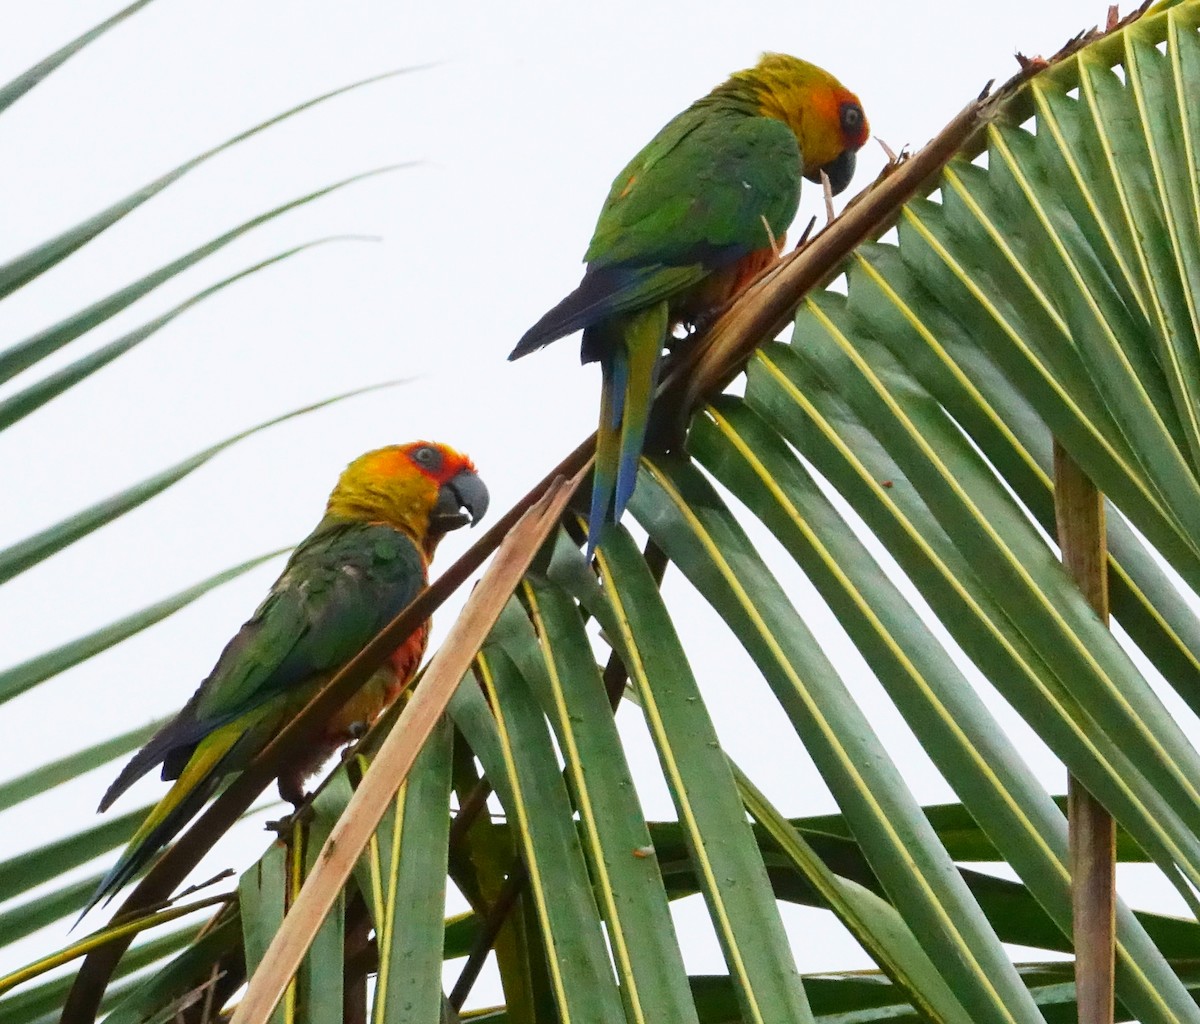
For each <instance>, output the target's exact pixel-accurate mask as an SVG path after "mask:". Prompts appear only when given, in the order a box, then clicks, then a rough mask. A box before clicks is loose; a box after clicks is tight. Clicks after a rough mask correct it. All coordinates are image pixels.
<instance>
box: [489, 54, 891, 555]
mask: <svg viewBox="0 0 1200 1024" xmlns="http://www.w3.org/2000/svg"><path fill="white" fill-rule="evenodd" d="M868 132H869V127H868V125H867V118H866V115H865V114H864V113H863V109H862V106H861V105H860V104H859V102H858V99H857V97H855V95H854V94H853V93H851V92H849V91H848V90H847V89H845V88H844V87H843V86H842V85H841V83H840V82H838V81H837V79H835V78H834V77H833V76H832V75H830V74H829V73H828V72H826V71H823V70H821V68H819V67H816V66H815V65H813V64H809V63H808V62H806V61H802V60H799V59H797V58H796V57H789V56H787V55H786V54H781V53H767V54H764V55H763V57H762V59H761V60H760V61H759V62H758V64H756V65H755V66H754V67H752V68H749V69H747V70H745V71H738V72H735V73H734V74H733V75H731V76H730V78H729V79H728V81H726V82H724V83H723V84H721V85H719V86H717V88H715V89H714V90H713V91H712V92H711V93H709V94H708V95H707V96H705V97H704V98H703V99H701V100H697V101H696V102H695V103H693V104H692V105H691V106H690V107H688V108H687V110H685V111H684V112H683V113H681V114H679V115H678V116H677V117H676V118H675V119H674V120H672V121H671V122H669V123H668V124H667V125H666V127H664V128H663V129H662V130H661V131H660V132H659V133H658V134H657V135H656V136H655V137H654V138H653V139H651V140H650V142H649V143H648V144H647V145H646V147H645V148H644V149H643V150H642V151H641V152H640V153H638V155H637V156H635V157H634V158H633V160H631V161H630V163H629V165H628V166H627V167H626V168H625V169H624V170H623V171H621V173H620V174H618V175H617V177H616V180H615V181H614V182H613V184H612V189H611V190H610V191H609V194H608V199H606V200H605V203H604V207H603V209H601V211H600V219H599V221H598V222H597V224H596V231H595V234H594V235H593V236H592V241H591V244H590V245H589V246H588V250H587V253H586V255H585V256H584V262H585V263H586V265H587V267H586V271H585V273H584V275H583V280H582V281H581V282H580V284H579V287H578V288H576V289H575V291H573V292H572V293H571V294H570V295H568V296H567V297H566V298H565V299H563V300H562V302H560V303H559V304H558V305H557V306H555V307H554V308H553V309H551V310H550V311H549V312H548V313H547V314H546V315H545V316H543V317H542V318H541V320H539V321H538V322H537V323H536V324H534V325H533V327H531V328H530V329H529V330H528V331H527V332H526V333H525V336H524V337H523V338H521V340H520V342H519V343H518V344H517V347H516V348H515V349H513V351H512V353H511V354H510V355H509V357H508V358H509V359H519V358H520V357H521V356H524V355H527V354H528V353H530V352H533V351H534V350H536V349H539V348H541V347H542V346H543V345H547V344H549V343H550V342H552V341H555V340H556V339H558V338H563V337H566V336H567V335H569V334H573V333H574V332H575V331H578V330H580V329H581V328H582V330H583V344H582V350H581V355H582V361H583V362H585V363H589V362H597V361H598V362H599V363H600V366H601V371H602V375H603V384H602V389H601V397H600V424H599V427H598V428H597V432H596V466H595V473H594V478H593V484H592V502H591V512H590V515H589V519H588V554H589V556H590V554H591V553H592V551H594V549H595V547H596V544H597V543H598V541H599V536H600V530H601V528H602V527H603V526H604V524H605V523H610V522H616V521H617V520H619V519H620V518H621V514H622V513H623V512H624V510H625V506H626V504H627V503H628V501H629V498H630V497H631V496H632V494H633V489H634V485H635V483H636V481H637V469H638V460H639V457H640V455H641V451H642V446H643V444H644V442H645V435H646V426H647V422H648V420H649V416H650V406H651V403H652V401H653V398H654V390H655V387H656V385H657V382H658V370H659V363H660V361H661V357H662V352H663V347H664V345H665V344H667V342H668V340H669V339H670V338H671V334H672V331H673V330H674V328H675V327H676V326H678V325H684V326H688V327H694V326H695V324H696V321H697V320H698V319H699V318H701V317H703V316H704V315H705V314H706V313H708V312H711V311H712V310H714V309H716V308H717V307H719V306H720V305H721V304H722V303H723V302H725V301H726V300H728V299H729V298H730V297H731V296H732V295H734V294H736V293H737V291H739V290H740V289H741V288H742V287H744V286H745V285H746V284H747V283H748V282H749V280H750V279H751V278H753V277H754V276H755V275H756V274H757V273H758V272H759V271H760V270H762V269H763V268H764V267H766V266H767V265H769V264H770V262H771V261H772V260H774V259H775V258H776V257H777V256H778V253H779V251H780V249H781V247H782V245H783V241H784V238H785V235H786V232H787V229H788V226H789V225H790V224H791V222H792V220H793V218H794V217H795V215H796V210H797V208H798V206H799V202H800V179H801V177H806V178H808V179H809V180H811V181H819V180H820V176H821V172H822V171H823V172H824V173H825V174H826V175H827V176H828V178H829V183H830V185H831V187H832V188H833V191H834V192H835V193H836V192H840V191H841V190H842V189H844V188H845V187H846V185H848V184H849V182H850V178H851V177H852V176H853V174H854V165H855V153H856V152H857V150H858V149H860V148H861V147H862V145H863V143H864V142H866V140H867V135H868Z"/></svg>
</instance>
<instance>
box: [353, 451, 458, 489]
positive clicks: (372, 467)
mask: <svg viewBox="0 0 1200 1024" xmlns="http://www.w3.org/2000/svg"><path fill="white" fill-rule="evenodd" d="M430 448H432V449H433V450H434V451H435V452H437V453H438V454H439V455H440V456H441V458H440V460H437V461H436V462H435V463H434V464H432V465H431V464H428V462H422V461H419V460H418V458H417V453H418V452H419V451H421V449H430ZM362 461H363V462H365V463H366V465H364V466H363V470H364V471H365V472H366V473H367V474H368V475H370V476H377V477H381V478H395V477H404V476H411V475H412V474H413V473H419V474H421V475H422V476H424V477H427V478H429V479H430V480H433V481H435V482H436V483H438V484H443V483H445V482H446V481H447V480H449V479H451V478H452V477H454V476H455V475H457V474H458V473H460V472H462V471H463V470H464V469H465V470H470V471H471V472H474V470H475V465H474V463H472V462H471V460H470V459H469V458H468V457H467V456H465V455H463V454H462V453H461V452H457V451H455V450H454V449H453V448H451V447H450V446H449V445H445V444H438V443H436V442H434V441H412V442H410V443H409V444H398V445H392V446H390V447H388V448H380V449H378V450H376V451H373V452H369V453H368V454H367V455H364V456H363V458H362Z"/></svg>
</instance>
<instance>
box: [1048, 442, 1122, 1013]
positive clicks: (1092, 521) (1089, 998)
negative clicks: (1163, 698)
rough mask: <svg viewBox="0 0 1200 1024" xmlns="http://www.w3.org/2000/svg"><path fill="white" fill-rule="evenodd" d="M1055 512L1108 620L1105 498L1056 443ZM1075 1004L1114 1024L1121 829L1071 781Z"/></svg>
mask: <svg viewBox="0 0 1200 1024" xmlns="http://www.w3.org/2000/svg"><path fill="white" fill-rule="evenodd" d="M1054 511H1055V518H1056V520H1057V523H1058V544H1059V547H1060V548H1061V549H1062V560H1063V565H1064V566H1065V567H1066V569H1067V571H1068V572H1069V573H1070V574H1071V577H1072V578H1073V579H1074V580H1075V582H1076V583H1077V584H1078V585H1079V589H1080V590H1081V591H1082V592H1083V596H1084V598H1086V600H1087V602H1088V604H1090V605H1091V606H1092V608H1094V609H1095V611H1096V614H1097V615H1099V616H1100V618H1101V620H1103V621H1104V622H1107V621H1108V544H1107V536H1108V535H1107V530H1106V528H1105V525H1104V496H1103V495H1102V494H1101V493H1100V491H1099V490H1098V489H1097V488H1096V485H1095V484H1093V483H1092V481H1091V480H1090V479H1089V478H1088V476H1087V474H1086V473H1084V472H1083V470H1082V469H1080V467H1079V465H1078V464H1077V463H1076V462H1075V460H1074V459H1072V458H1071V456H1070V455H1068V454H1067V452H1066V449H1064V448H1063V447H1062V445H1060V444H1059V443H1058V441H1055V443H1054ZM1067 825H1068V834H1069V857H1070V865H1071V908H1072V932H1073V934H1074V940H1075V993H1076V996H1075V999H1076V1005H1077V1006H1078V1016H1079V1024H1112V1020H1113V1011H1114V1006H1113V998H1114V996H1113V991H1114V984H1115V973H1114V971H1115V965H1114V955H1115V949H1116V901H1117V830H1116V823H1115V822H1114V821H1113V819H1112V815H1110V814H1109V813H1108V811H1107V810H1105V808H1104V806H1103V805H1102V804H1101V803H1100V802H1099V801H1098V800H1097V799H1096V798H1095V797H1094V796H1092V795H1091V794H1090V793H1089V792H1088V791H1087V790H1086V789H1084V788H1083V786H1082V785H1081V784H1080V782H1079V780H1078V779H1076V778H1075V777H1074V776H1073V775H1072V776H1071V777H1070V778H1069V779H1068V780H1067Z"/></svg>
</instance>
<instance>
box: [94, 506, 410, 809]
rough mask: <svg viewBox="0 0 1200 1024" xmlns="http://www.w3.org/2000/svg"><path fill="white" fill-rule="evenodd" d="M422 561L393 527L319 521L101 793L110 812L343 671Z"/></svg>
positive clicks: (398, 605) (394, 608) (400, 603)
mask: <svg viewBox="0 0 1200 1024" xmlns="http://www.w3.org/2000/svg"><path fill="white" fill-rule="evenodd" d="M424 582H425V562H424V559H423V557H422V555H421V553H420V552H419V551H418V550H417V547H416V545H415V544H414V543H413V542H412V541H411V540H410V539H409V538H408V537H407V536H405V535H404V534H402V533H399V532H397V531H396V530H393V529H392V528H391V527H388V526H381V525H368V524H364V523H348V522H328V521H327V522H323V523H322V524H321V525H320V526H318V527H317V529H316V530H315V531H314V532H313V533H312V534H311V535H310V536H309V537H308V538H307V539H306V540H305V541H304V542H303V543H302V544H301V545H300V546H299V547H298V548H297V549H296V550H295V552H294V553H293V554H292V557H291V558H290V559H289V560H288V564H287V566H286V567H285V568H284V570H283V573H282V575H281V576H280V577H279V579H278V580H276V582H275V584H274V586H272V588H271V592H270V594H269V595H268V596H267V599H266V600H265V601H264V602H263V603H262V604H261V605H260V606H259V608H258V610H257V611H256V612H255V613H254V615H253V616H252V617H251V619H250V620H249V621H248V622H247V623H246V624H245V625H244V626H242V628H241V629H240V630H239V631H238V634H237V635H236V636H235V637H234V638H233V639H232V640H231V641H230V642H229V644H228V645H227V646H226V647H225V650H224V651H222V652H221V657H220V658H219V659H218V661H217V664H216V666H215V667H214V668H213V670H212V672H211V673H210V675H209V676H208V678H207V679H205V680H204V682H203V683H201V685H200V688H199V689H198V690H197V691H196V693H195V694H193V696H192V698H191V699H190V700H189V701H188V702H187V704H186V705H185V706H184V708H183V709H182V710H181V711H180V713H179V714H178V715H177V716H176V717H175V718H174V719H173V720H172V721H171V722H169V723H168V724H167V725H165V726H164V727H163V728H162V729H160V730H159V732H158V733H156V734H155V735H154V736H153V737H152V738H151V739H150V741H149V742H148V743H147V744H146V746H145V747H143V748H142V750H141V751H139V752H138V754H137V755H136V756H135V757H134V758H133V760H131V761H130V762H129V764H128V765H127V766H126V767H125V769H124V771H122V772H121V774H120V775H119V776H118V777H117V780H116V781H115V782H114V783H113V784H112V786H111V787H110V788H109V790H108V792H107V793H105V795H104V799H103V801H102V802H101V804H100V808H101V810H103V809H105V808H107V807H108V806H109V805H110V804H111V803H112V802H113V800H115V799H116V798H117V797H118V796H119V795H120V794H121V793H122V792H124V791H125V790H126V789H127V788H128V787H129V786H130V785H132V783H133V782H134V781H136V780H137V779H138V778H140V777H141V776H142V775H144V774H145V773H146V772H148V771H149V770H150V769H151V768H153V767H154V766H155V765H157V764H163V777H164V778H175V777H176V776H177V775H178V774H179V771H180V770H181V769H182V767H183V765H184V764H185V763H186V762H187V760H188V758H189V757H190V756H191V754H192V751H193V750H194V749H195V747H196V745H197V743H199V742H200V740H202V739H203V738H204V737H205V736H207V735H209V734H210V733H211V732H213V731H214V730H216V729H219V728H220V727H221V726H223V725H225V724H227V723H229V722H231V721H233V720H235V719H237V718H240V717H241V716H243V715H247V714H249V713H250V712H252V711H254V710H255V709H256V708H258V707H260V706H261V705H263V704H264V703H266V702H267V701H269V700H270V699H271V698H272V697H275V696H276V695H278V694H280V693H282V692H284V691H287V690H291V689H294V688H296V687H299V686H302V685H304V684H306V683H308V682H310V681H311V680H313V679H314V678H319V677H321V676H323V675H326V674H328V673H329V672H331V671H334V670H336V669H337V668H340V667H341V666H342V665H343V664H344V663H345V662H346V661H348V660H349V659H350V658H351V657H352V656H353V655H354V654H356V653H357V652H358V651H359V650H360V649H361V648H362V647H363V645H365V644H366V643H367V641H368V640H370V639H371V637H373V636H374V635H375V634H376V633H378V632H379V630H380V629H382V628H383V626H385V625H386V624H387V623H388V622H389V621H391V619H392V618H394V617H395V615H396V614H397V613H398V612H399V611H400V610H401V609H402V608H404V606H405V605H406V604H408V603H409V602H410V601H411V600H412V599H413V598H414V597H415V596H416V595H417V593H418V591H419V590H420V589H421V587H422V586H423V585H424Z"/></svg>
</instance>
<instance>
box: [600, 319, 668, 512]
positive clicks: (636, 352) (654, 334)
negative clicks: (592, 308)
mask: <svg viewBox="0 0 1200 1024" xmlns="http://www.w3.org/2000/svg"><path fill="white" fill-rule="evenodd" d="M666 333H667V304H666V303H665V302H660V303H658V304H657V305H656V306H651V307H650V308H649V309H647V310H643V311H642V312H640V313H638V314H637V315H635V316H632V317H630V318H629V319H628V320H627V321H626V326H625V339H624V340H625V351H626V352H627V353H628V367H629V371H628V381H627V383H626V385H625V401H624V403H623V411H622V415H621V456H620V465H619V467H618V470H617V489H616V494H615V496H614V497H613V521H614V522H620V520H621V516H622V515H624V513H625V506H626V505H628V504H629V499H630V498H631V497H633V489H634V487H636V486H637V473H638V463H639V461H640V460H641V456H642V446H643V445H644V444H645V441H646V426H647V424H648V423H649V422H650V406H651V405H652V404H653V402H654V389H655V386H656V385H657V383H658V365H659V361H660V359H661V356H662V347H663V339H664V337H665V336H666Z"/></svg>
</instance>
